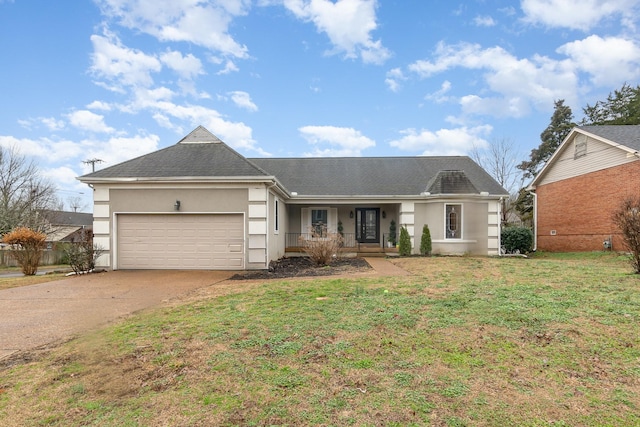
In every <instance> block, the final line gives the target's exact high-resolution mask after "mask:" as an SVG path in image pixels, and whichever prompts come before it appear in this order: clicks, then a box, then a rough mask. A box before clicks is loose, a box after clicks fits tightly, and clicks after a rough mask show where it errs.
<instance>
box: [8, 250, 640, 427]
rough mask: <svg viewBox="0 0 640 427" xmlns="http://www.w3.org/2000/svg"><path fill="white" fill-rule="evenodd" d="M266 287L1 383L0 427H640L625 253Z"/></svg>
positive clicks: (151, 315)
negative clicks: (423, 426) (620, 255)
mask: <svg viewBox="0 0 640 427" xmlns="http://www.w3.org/2000/svg"><path fill="white" fill-rule="evenodd" d="M392 262H394V263H396V264H397V265H399V266H400V267H403V268H405V269H406V270H408V271H410V272H412V273H413V275H412V276H407V277H402V278H335V277H327V278H315V279H313V280H309V279H306V280H297V279H291V280H285V281H268V282H264V283H257V284H256V285H255V286H254V287H252V288H251V289H250V290H248V291H246V292H242V293H236V294H230V295H226V296H222V297H217V298H201V299H199V300H194V301H192V302H190V303H188V304H183V305H179V306H175V307H166V308H163V309H158V310H155V311H152V312H146V313H143V314H140V315H137V316H134V317H132V318H130V319H128V320H126V321H123V322H122V323H120V324H118V325H116V326H113V327H110V328H107V329H104V330H102V331H99V332H97V333H94V334H91V335H88V336H85V337H82V338H80V339H77V340H74V341H71V342H69V343H67V344H65V345H63V346H61V347H60V348H58V349H55V350H53V351H52V352H51V353H49V354H47V355H45V356H44V357H42V358H41V359H40V360H37V361H35V362H29V363H25V364H19V365H14V366H8V367H5V368H4V370H2V371H0V425H51V426H85V425H96V426H98V425H99V426H174V425H180V426H188V425H193V426H205V425H206V426H208V425H221V426H233V425H238V426H247V425H248V426H267V425H290V426H301V425H302V426H305V425H308V426H315V425H327V426H328V425H334V426H350V425H354V426H381V425H385V426H411V425H416V426H418V425H419V426H422V425H433V426H583V425H588V426H603V425H610V426H627V425H628V426H631V425H640V416H639V415H638V414H640V398H639V397H638V396H640V336H639V333H638V330H639V329H638V322H639V321H640V276H638V275H634V274H631V269H630V267H629V265H628V263H627V262H626V260H625V259H623V258H622V257H619V256H617V255H615V254H604V253H603V254H586V255H575V254H571V255H567V256H557V255H554V256H545V255H544V254H542V255H541V256H537V257H534V258H532V259H522V258H504V259H497V258H473V257H462V258H449V257H434V258H406V259H395V260H392Z"/></svg>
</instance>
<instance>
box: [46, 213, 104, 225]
mask: <svg viewBox="0 0 640 427" xmlns="http://www.w3.org/2000/svg"><path fill="white" fill-rule="evenodd" d="M45 215H46V217H47V220H48V221H49V223H50V224H52V225H77V226H83V225H84V226H90V225H93V214H90V213H86V212H68V211H51V210H50V211H45Z"/></svg>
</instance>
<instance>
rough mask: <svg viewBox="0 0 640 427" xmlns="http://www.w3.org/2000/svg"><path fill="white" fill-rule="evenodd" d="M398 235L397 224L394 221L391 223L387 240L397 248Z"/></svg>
mask: <svg viewBox="0 0 640 427" xmlns="http://www.w3.org/2000/svg"><path fill="white" fill-rule="evenodd" d="M396 233H397V230H396V222H395V221H394V220H391V222H390V223H389V237H388V239H387V240H388V241H389V243H391V246H393V247H395V246H396V243H398V237H397V236H396Z"/></svg>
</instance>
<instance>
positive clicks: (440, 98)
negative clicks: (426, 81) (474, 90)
mask: <svg viewBox="0 0 640 427" xmlns="http://www.w3.org/2000/svg"><path fill="white" fill-rule="evenodd" d="M450 90H451V82H450V81H449V80H445V81H444V82H442V85H441V86H440V89H439V90H437V91H435V92H433V93H430V94H428V95H426V96H425V99H429V100H433V101H435V102H437V103H438V104H441V103H443V102H447V101H448V100H449V99H450V97H448V96H446V95H447V93H448V92H449V91H450Z"/></svg>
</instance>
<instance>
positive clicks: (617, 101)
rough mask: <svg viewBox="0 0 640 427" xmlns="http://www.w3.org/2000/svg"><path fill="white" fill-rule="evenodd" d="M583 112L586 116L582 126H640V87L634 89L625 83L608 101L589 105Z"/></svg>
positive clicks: (610, 95) (610, 94)
mask: <svg viewBox="0 0 640 427" xmlns="http://www.w3.org/2000/svg"><path fill="white" fill-rule="evenodd" d="M582 111H583V112H584V115H585V117H584V119H582V121H581V122H580V124H582V125H637V124H640V85H638V86H636V87H635V88H634V87H631V86H629V85H628V84H626V83H625V84H624V85H622V87H621V88H620V89H619V90H615V91H613V93H609V96H608V97H607V100H606V101H598V102H596V103H595V104H594V105H593V106H591V105H589V104H587V106H586V107H585V108H584V109H583V110H582Z"/></svg>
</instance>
